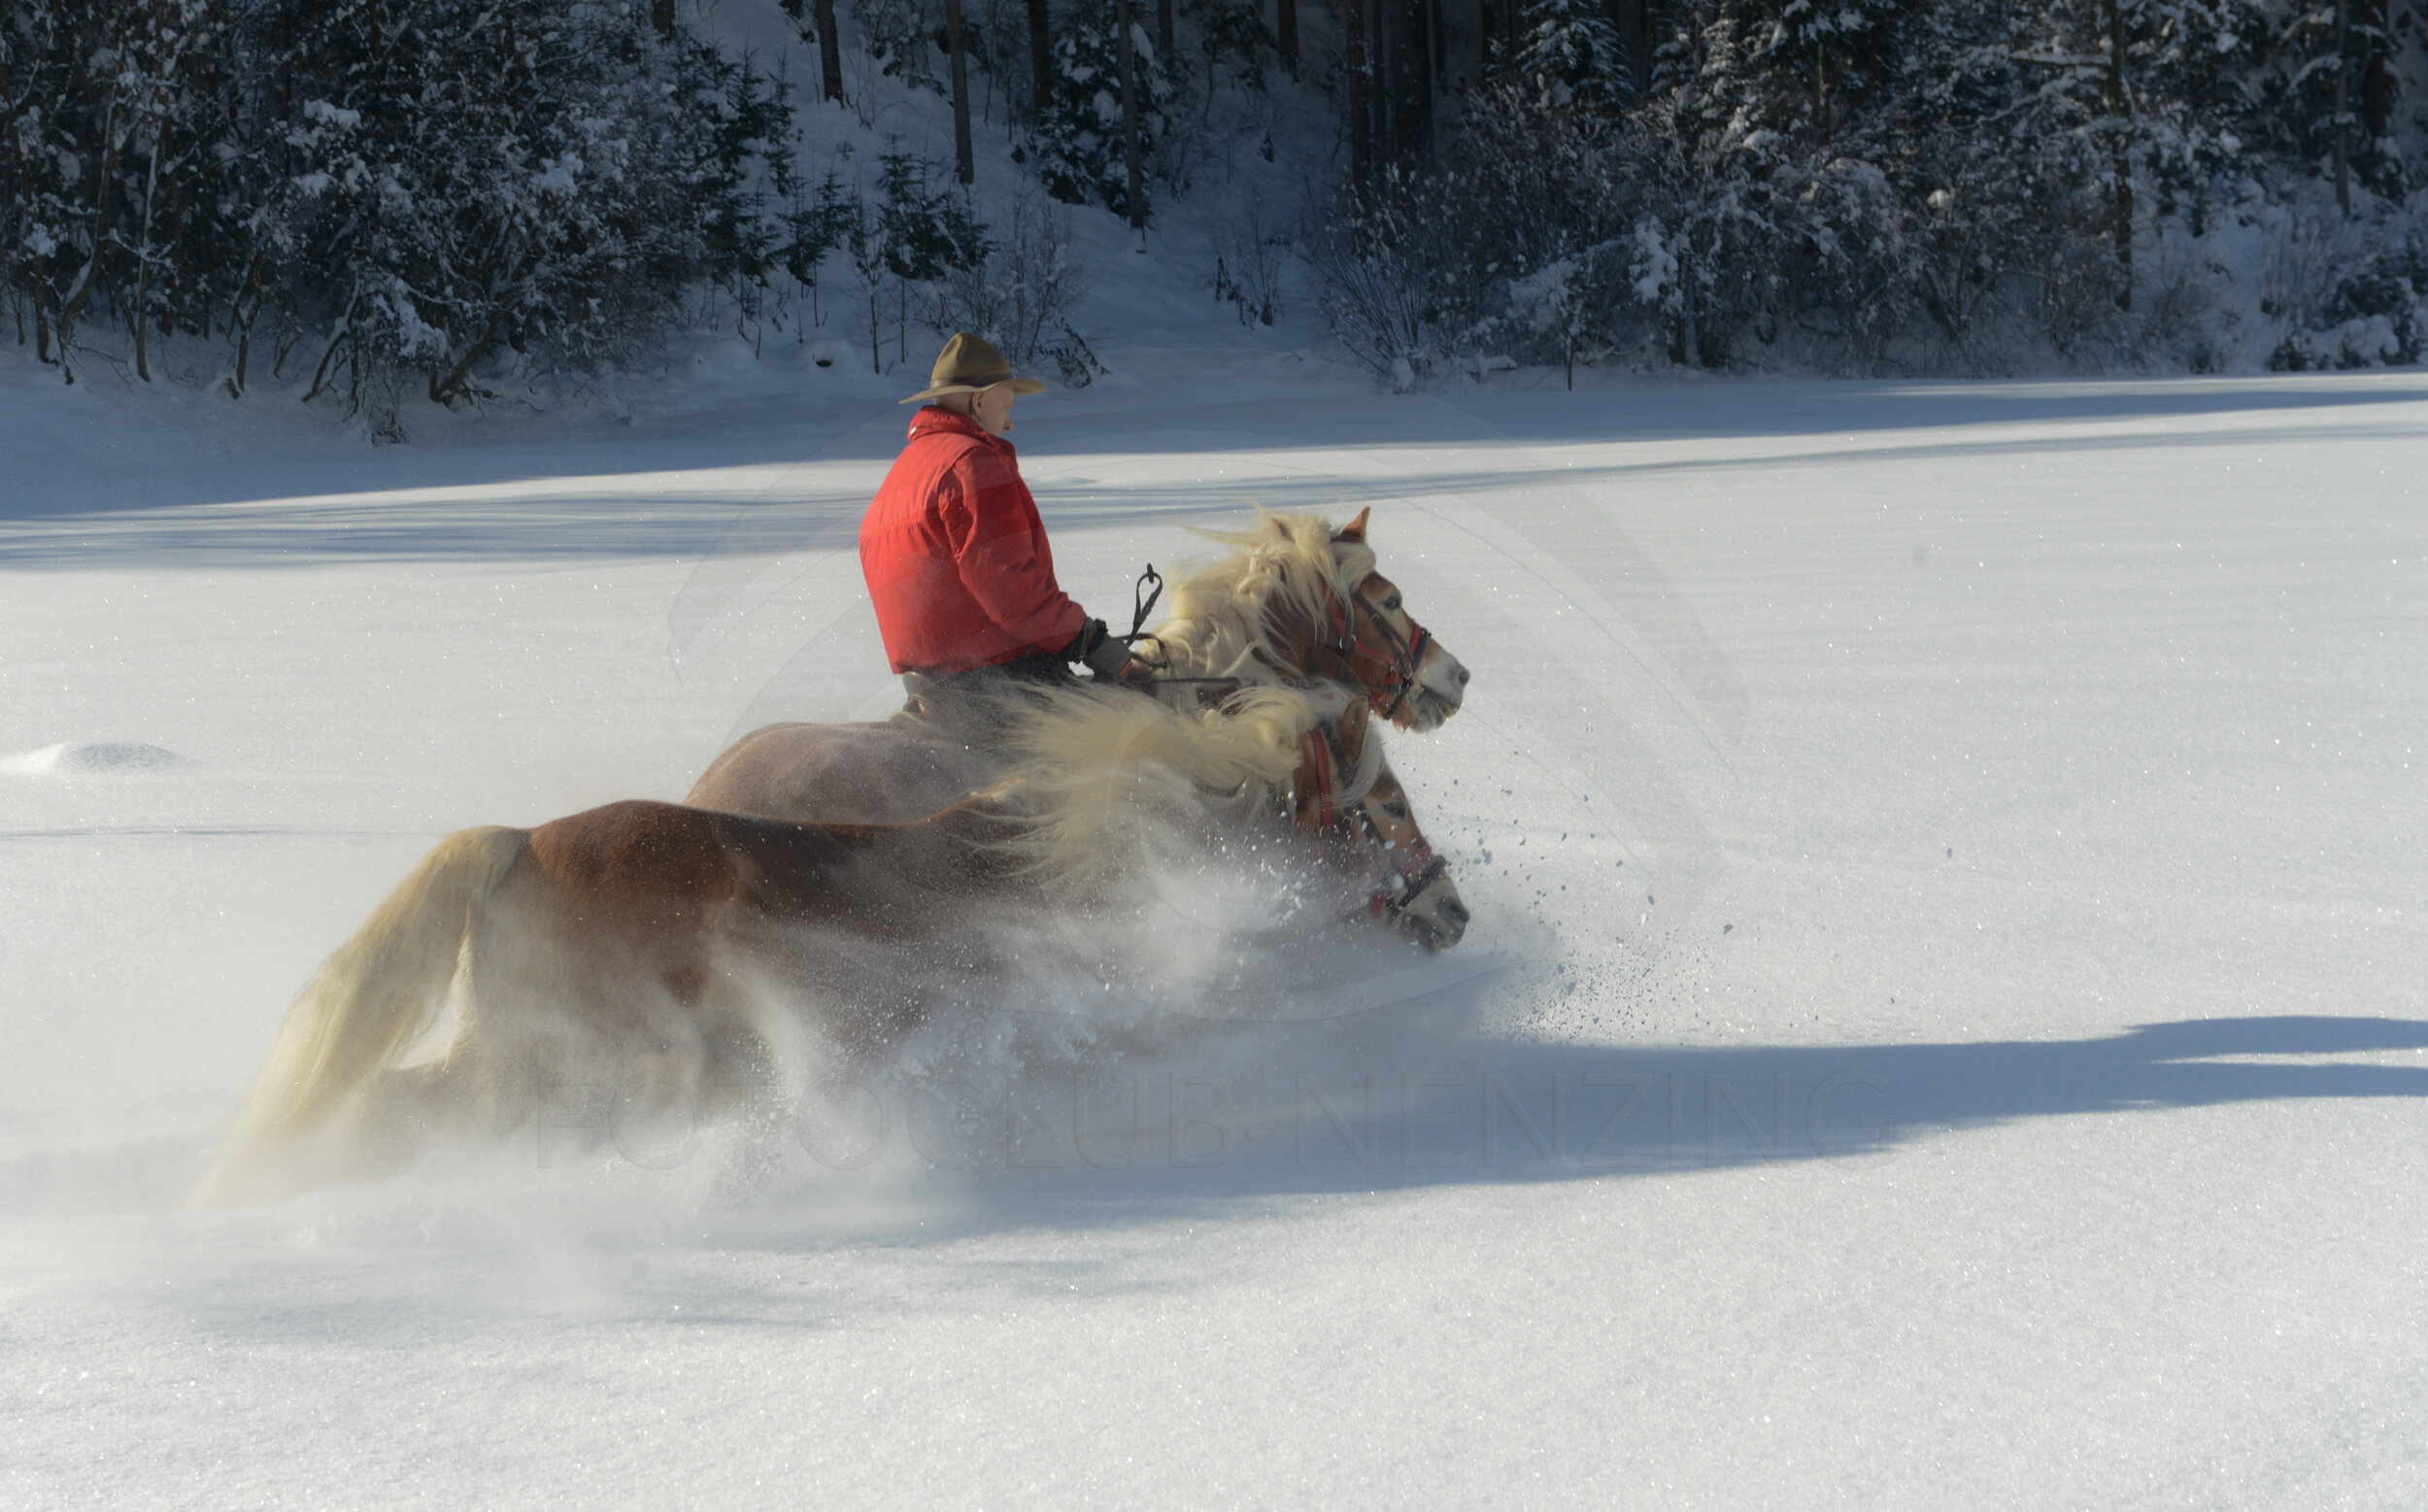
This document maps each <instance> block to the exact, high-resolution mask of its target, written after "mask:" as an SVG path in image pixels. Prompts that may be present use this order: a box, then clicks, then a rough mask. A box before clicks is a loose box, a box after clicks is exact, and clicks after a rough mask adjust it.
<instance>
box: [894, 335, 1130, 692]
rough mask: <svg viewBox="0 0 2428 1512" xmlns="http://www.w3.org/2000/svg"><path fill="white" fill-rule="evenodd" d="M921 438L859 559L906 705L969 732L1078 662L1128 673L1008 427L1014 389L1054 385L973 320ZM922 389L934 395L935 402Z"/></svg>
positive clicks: (950, 348)
mask: <svg viewBox="0 0 2428 1512" xmlns="http://www.w3.org/2000/svg"><path fill="white" fill-rule="evenodd" d="M929 378H930V382H929V383H928V386H927V387H926V388H924V389H922V390H920V391H919V392H918V393H915V394H913V395H911V396H910V397H909V398H907V399H904V400H903V401H902V403H904V404H920V405H921V408H920V410H919V413H918V414H916V415H914V416H912V417H911V424H910V442H909V444H908V445H907V446H905V447H903V449H902V454H901V455H900V456H899V457H898V458H896V459H895V460H894V468H893V470H892V471H891V472H889V473H887V474H886V479H885V483H884V484H883V486H881V487H879V488H878V489H877V497H876V501H875V502H874V503H872V504H870V505H869V506H868V513H867V515H866V516H865V517H864V518H863V519H862V520H861V521H860V570H861V572H862V573H863V574H864V575H865V576H866V578H867V580H868V596H869V598H870V599H871V600H872V601H874V603H875V605H876V610H877V627H878V628H879V630H881V631H882V632H883V633H884V636H885V651H886V657H887V659H888V660H889V661H891V662H892V663H893V665H894V671H896V672H898V673H900V674H902V682H903V686H904V687H906V688H907V689H909V690H910V695H911V698H910V704H909V707H908V708H907V709H906V711H905V712H907V713H910V714H913V715H916V716H920V717H924V718H927V719H929V720H931V721H934V722H938V723H943V724H946V725H948V726H958V727H960V729H961V732H964V733H981V732H983V731H984V730H985V729H986V728H987V727H989V726H990V725H992V724H993V722H992V721H991V720H989V719H987V718H986V713H985V711H986V709H987V706H988V704H989V702H990V700H993V699H998V698H1000V697H1001V696H1002V695H1004V694H1007V693H1012V692H1016V691H1017V690H1019V689H1021V688H1023V687H1029V686H1036V685H1053V684H1065V685H1066V684H1070V683H1072V682H1074V681H1075V679H1074V678H1073V677H1072V676H1071V673H1070V669H1069V667H1068V665H1067V663H1069V662H1074V661H1076V662H1083V663H1085V664H1086V665H1087V666H1088V667H1089V668H1090V669H1091V670H1093V671H1094V672H1095V673H1096V676H1097V677H1099V678H1106V679H1113V678H1119V677H1120V676H1122V674H1123V673H1124V671H1125V670H1126V669H1127V668H1128V667H1129V665H1130V653H1129V651H1128V649H1127V648H1126V647H1125V646H1124V645H1123V644H1122V643H1121V642H1120V641H1118V640H1115V639H1113V638H1112V636H1111V635H1110V633H1109V632H1108V631H1107V630H1106V628H1105V625H1104V622H1103V621H1101V620H1095V619H1090V618H1089V616H1088V614H1087V612H1086V611H1085V610H1083V609H1081V608H1080V607H1079V606H1078V605H1077V604H1076V603H1073V602H1072V601H1071V598H1070V595H1069V594H1067V593H1064V592H1063V591H1062V587H1061V585H1059V584H1058V583H1056V582H1055V579H1054V552H1053V548H1052V547H1050V546H1049V545H1048V544H1047V543H1046V538H1045V524H1044V522H1043V521H1041V520H1039V519H1038V517H1037V505H1036V501H1035V500H1034V499H1032V498H1031V497H1029V486H1028V485H1027V484H1025V483H1023V482H1022V481H1021V477H1020V462H1019V459H1018V457H1017V455H1016V454H1014V452H1013V450H1012V444H1011V443H1010V442H1009V441H1006V440H1005V439H1003V438H1004V436H1005V434H1006V433H1007V432H1009V431H1010V430H1011V428H1012V400H1013V399H1014V398H1015V397H1016V396H1018V395H1020V394H1026V393H1039V392H1042V391H1043V390H1044V388H1045V385H1043V384H1041V383H1039V382H1037V381H1036V380H1035V379H1033V378H1015V377H1014V376H1013V375H1012V365H1011V363H1010V361H1008V360H1007V359H1006V358H1005V357H1004V355H1003V353H1001V352H998V351H997V350H995V348H994V347H993V346H991V345H989V344H988V343H987V342H985V341H982V340H980V339H979V338H978V337H977V336H975V335H973V334H971V333H970V332H968V331H962V332H961V333H959V334H958V335H956V336H955V337H954V338H953V339H952V340H951V341H949V342H946V343H945V345H944V351H943V353H942V354H940V355H939V356H938V357H937V358H936V363H935V368H934V371H933V372H932V373H931V374H930V375H929ZM923 401H925V402H924V403H923Z"/></svg>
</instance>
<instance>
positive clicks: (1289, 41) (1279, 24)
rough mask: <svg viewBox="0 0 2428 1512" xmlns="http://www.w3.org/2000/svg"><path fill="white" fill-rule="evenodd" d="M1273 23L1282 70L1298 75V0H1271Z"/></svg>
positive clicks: (1294, 76)
mask: <svg viewBox="0 0 2428 1512" xmlns="http://www.w3.org/2000/svg"><path fill="white" fill-rule="evenodd" d="M1273 25H1274V30H1275V31H1277V32H1279V33H1280V35H1279V37H1278V38H1276V39H1275V40H1276V41H1277V42H1278V43H1279V44H1280V47H1281V66H1282V72H1284V73H1286V74H1288V75H1289V76H1290V77H1291V78H1293V79H1296V78H1298V0H1273Z"/></svg>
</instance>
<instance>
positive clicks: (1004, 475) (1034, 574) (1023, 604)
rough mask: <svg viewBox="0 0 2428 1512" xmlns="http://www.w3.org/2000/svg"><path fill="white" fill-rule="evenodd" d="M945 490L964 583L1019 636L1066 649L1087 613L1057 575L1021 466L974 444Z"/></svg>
mask: <svg viewBox="0 0 2428 1512" xmlns="http://www.w3.org/2000/svg"><path fill="white" fill-rule="evenodd" d="M946 488H947V490H948V492H950V493H951V494H953V495H955V497H953V498H952V499H951V500H950V504H949V507H948V508H946V509H945V510H944V511H943V512H942V513H943V516H944V519H945V521H946V528H947V530H948V532H949V533H950V534H951V536H952V546H953V557H954V561H955V563H956V564H957V565H958V566H959V568H960V569H961V586H962V587H964V588H967V589H968V590H969V595H970V597H972V598H974V599H976V600H977V601H978V605H979V607H980V608H982V609H984V610H985V611H986V612H987V617H988V618H989V619H991V620H993V621H994V622H995V623H996V624H997V625H1000V626H1001V627H1002V629H1003V632H1004V633H1005V634H1006V635H1008V636H1010V637H1011V638H1012V639H1013V640H1015V641H1018V642H1020V643H1021V644H1022V645H1024V646H1028V647H1030V648H1032V649H1034V650H1037V651H1045V652H1053V653H1058V654H1059V653H1061V652H1062V650H1063V648H1065V647H1066V646H1068V645H1070V644H1071V642H1072V640H1073V639H1074V638H1075V637H1077V636H1078V635H1079V634H1080V632H1081V631H1082V630H1084V629H1085V628H1086V627H1087V624H1088V616H1087V613H1086V612H1085V611H1084V610H1082V609H1081V608H1080V607H1079V606H1078V605H1077V604H1075V603H1073V602H1072V601H1071V598H1070V595H1069V594H1067V593H1065V592H1063V591H1062V586H1061V585H1060V584H1058V583H1056V582H1055V580H1054V554H1053V551H1052V549H1051V548H1049V547H1048V546H1047V545H1046V540H1045V523H1044V521H1041V520H1039V519H1038V518H1037V505H1036V501H1035V500H1034V499H1032V498H1030V497H1029V488H1028V486H1027V485H1026V484H1024V483H1022V482H1021V481H1020V472H1019V470H1018V468H1016V467H1015V466H1014V465H1013V464H1012V462H1011V460H1010V458H1008V457H1005V456H1002V455H1001V454H997V453H995V452H994V451H993V450H992V449H989V448H984V447H973V448H971V449H970V450H969V451H968V452H966V453H964V454H962V455H961V458H960V459H959V460H958V461H957V462H955V464H954V465H953V468H952V471H951V474H950V475H949V477H948V478H947V480H946Z"/></svg>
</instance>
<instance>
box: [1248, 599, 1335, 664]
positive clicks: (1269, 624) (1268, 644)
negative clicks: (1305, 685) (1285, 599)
mask: <svg viewBox="0 0 2428 1512" xmlns="http://www.w3.org/2000/svg"><path fill="white" fill-rule="evenodd" d="M1328 644H1329V643H1328V642H1327V640H1326V639H1325V635H1324V629H1323V628H1322V627H1319V626H1318V623H1317V622H1316V619H1315V617H1314V616H1313V615H1312V614H1310V613H1309V612H1308V611H1306V610H1303V609H1298V608H1277V607H1267V608H1266V610H1265V651H1266V655H1267V656H1268V657H1269V658H1270V660H1271V663H1272V665H1273V668H1274V670H1276V671H1278V672H1279V673H1280V674H1281V675H1282V676H1284V677H1289V678H1314V677H1325V676H1326V675H1327V674H1326V673H1324V672H1323V671H1320V670H1319V669H1318V668H1319V663H1321V662H1322V661H1324V660H1325V659H1326V658H1325V655H1324V653H1325V650H1326V648H1327V646H1328ZM1330 680H1331V681H1334V682H1337V681H1339V680H1340V679H1339V676H1338V672H1337V669H1334V670H1333V672H1332V674H1331V675H1330Z"/></svg>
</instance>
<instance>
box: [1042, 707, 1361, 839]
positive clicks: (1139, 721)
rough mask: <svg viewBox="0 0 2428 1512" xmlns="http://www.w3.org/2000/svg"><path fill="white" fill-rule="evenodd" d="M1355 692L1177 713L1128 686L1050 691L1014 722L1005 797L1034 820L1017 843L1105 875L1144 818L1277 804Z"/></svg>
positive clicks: (1349, 797)
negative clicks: (1305, 744) (1210, 806)
mask: <svg viewBox="0 0 2428 1512" xmlns="http://www.w3.org/2000/svg"><path fill="white" fill-rule="evenodd" d="M1352 701H1354V699H1353V697H1352V696H1351V695H1349V694H1346V693H1343V692H1340V691H1337V690H1332V689H1294V688H1249V689H1242V690H1241V691H1239V692H1238V693H1236V694H1234V695H1232V696H1231V698H1228V699H1226V700H1224V702H1223V704H1222V705H1221V707H1219V708H1214V709H1202V710H1199V709H1187V710H1182V709H1173V708H1169V707H1166V706H1164V705H1163V704H1160V703H1157V702H1155V701H1154V700H1152V699H1148V698H1141V697H1139V696H1138V695H1137V694H1136V693H1135V692H1132V691H1129V690H1126V689H1121V690H1116V689H1090V688H1086V687H1080V688H1067V689H1045V690H1042V691H1041V693H1040V695H1039V696H1038V698H1037V701H1036V703H1035V705H1034V707H1032V708H1031V709H1029V710H1027V711H1025V712H1024V713H1023V714H1022V715H1021V716H1020V718H1019V720H1018V721H1017V722H1016V723H1015V725H1014V727H1013V730H1012V733H1011V736H1010V739H1009V741H1008V742H1007V744H1008V747H1009V749H1010V750H1011V751H1012V752H1013V753H1014V754H1015V755H1016V756H1018V758H1019V764H1018V765H1017V766H1015V767H1014V768H1013V771H1012V774H1011V776H1010V778H1009V779H1007V780H1006V781H1005V782H1004V783H1003V784H1001V785H1000V786H998V787H997V788H996V789H995V791H996V793H997V794H999V795H1001V796H1002V797H1004V798H1005V799H1007V800H1009V801H1010V802H1011V803H1012V804H1013V805H1014V806H1015V807H1016V808H1017V809H1018V811H1019V812H1020V814H1021V816H1022V818H1023V820H1024V822H1025V823H1024V834H1023V835H1022V837H1021V839H1019V840H1018V841H1015V842H1013V843H1014V844H1015V845H1017V846H1018V847H1019V848H1020V849H1022V850H1024V851H1026V852H1028V853H1029V855H1030V856H1031V857H1032V858H1033V859H1034V860H1035V862H1036V863H1037V865H1038V867H1039V868H1040V869H1041V870H1044V871H1048V872H1052V873H1057V874H1060V875H1062V876H1063V877H1065V878H1069V879H1084V878H1092V877H1100V876H1102V875H1105V874H1107V873H1109V872H1112V871H1115V870H1118V869H1119V868H1120V867H1121V866H1122V865H1123V864H1124V863H1125V862H1126V861H1129V860H1131V859H1134V858H1135V853H1136V851H1137V846H1138V838H1139V829H1138V826H1139V823H1140V822H1141V821H1142V820H1143V819H1146V818H1148V817H1150V816H1152V815H1157V814H1162V815H1164V816H1167V817H1168V816H1174V815H1179V814H1185V813H1186V812H1188V811H1189V810H1190V809H1191V808H1192V807H1196V808H1199V809H1202V808H1203V807H1204V806H1205V805H1206V803H1207V802H1208V801H1209V800H1213V801H1217V802H1221V803H1223V804H1225V805H1226V806H1230V805H1231V804H1237V805H1239V806H1241V807H1244V808H1248V809H1251V810H1253V809H1257V808H1272V807H1278V800H1279V798H1280V797H1281V796H1282V795H1284V794H1286V793H1287V792H1288V791H1289V790H1290V788H1291V783H1292V779H1293V778H1294V777H1295V776H1296V774H1297V772H1298V764H1299V761H1300V759H1301V750H1300V742H1301V740H1302V739H1303V737H1304V736H1305V735H1306V734H1307V732H1308V731H1309V730H1312V729H1314V728H1315V727H1316V725H1317V724H1318V723H1319V722H1323V721H1325V720H1338V719H1339V718H1340V717H1341V714H1342V712H1343V709H1344V708H1345V706H1346V704H1347V703H1349V702H1352ZM1382 762H1383V753H1382V743H1381V742H1380V741H1377V740H1374V739H1371V738H1370V737H1369V738H1368V739H1366V741H1365V743H1364V748H1363V749H1362V750H1361V751H1360V752H1359V759H1358V761H1357V763H1356V766H1355V769H1354V770H1352V771H1347V772H1343V773H1341V774H1340V775H1339V786H1338V790H1337V792H1336V796H1335V801H1336V802H1343V803H1347V802H1355V801H1357V800H1358V799H1361V798H1363V797H1365V795H1366V792H1367V790H1370V789H1371V788H1372V787H1373V785H1374V780H1375V777H1376V776H1377V775H1378V774H1379V773H1380V771H1381V768H1382Z"/></svg>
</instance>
